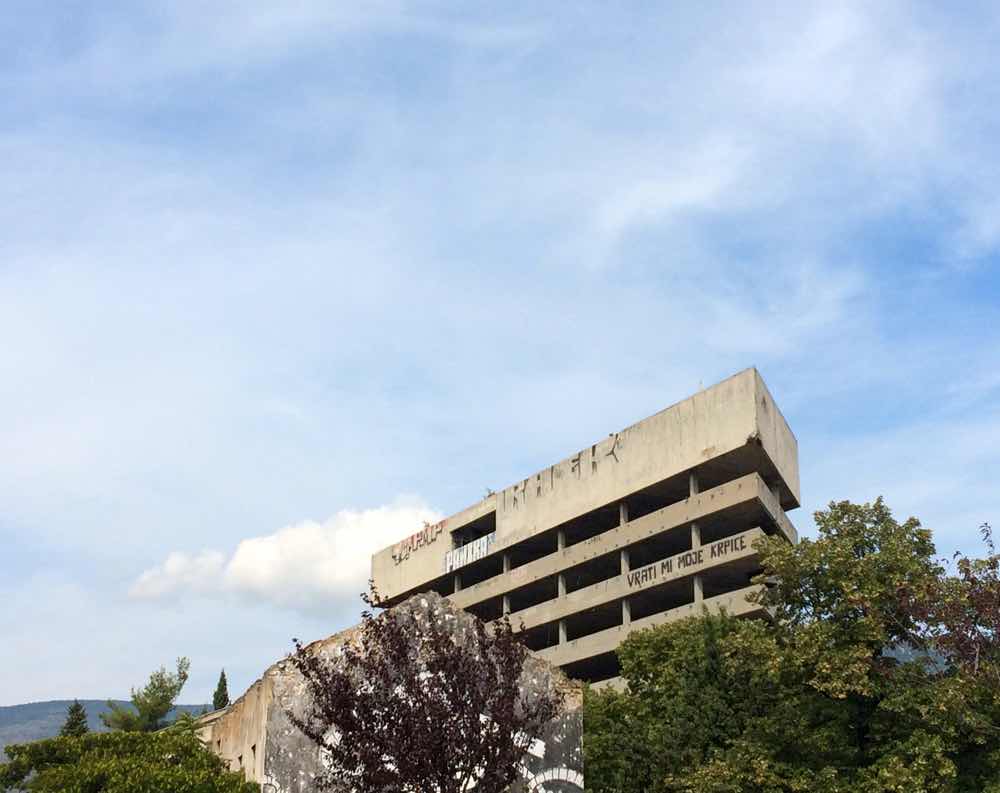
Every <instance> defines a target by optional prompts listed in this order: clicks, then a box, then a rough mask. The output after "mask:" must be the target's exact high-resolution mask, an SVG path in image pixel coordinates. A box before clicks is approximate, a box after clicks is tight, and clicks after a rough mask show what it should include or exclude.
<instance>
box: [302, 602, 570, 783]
mask: <svg viewBox="0 0 1000 793" xmlns="http://www.w3.org/2000/svg"><path fill="white" fill-rule="evenodd" d="M423 600H424V601H428V602H429V603H430V605H429V607H428V610H427V611H421V610H418V609H410V608H407V607H406V605H405V604H404V606H401V607H397V608H395V609H391V610H389V611H386V612H384V613H382V614H380V615H379V616H377V617H376V616H373V615H372V613H371V612H369V611H366V612H365V613H364V615H363V620H362V625H361V629H360V632H359V634H358V635H357V639H356V641H348V642H346V643H345V644H344V645H343V647H342V648H341V649H340V651H339V652H338V654H337V655H336V656H334V657H324V656H323V655H322V654H320V653H318V652H316V651H314V650H313V649H311V648H309V647H304V646H302V645H301V644H300V643H298V642H296V652H295V654H294V655H293V656H292V662H293V663H294V665H295V667H296V668H297V669H298V670H299V671H300V672H301V673H302V675H303V676H304V678H305V681H306V686H307V691H308V698H307V702H308V705H307V706H306V710H305V713H304V714H297V713H293V712H289V717H290V719H291V721H292V722H293V723H294V724H295V725H296V726H298V727H299V729H301V730H302V732H304V733H305V734H306V735H307V736H308V737H309V738H310V739H312V740H313V741H314V742H315V743H316V744H317V745H318V746H320V747H322V748H323V750H324V752H325V753H326V755H327V757H328V759H329V766H328V770H327V771H326V773H325V774H323V775H321V776H320V777H319V778H317V780H316V784H317V788H318V789H320V790H323V789H336V790H342V789H346V790H354V791H357V793H383V792H384V791H389V790H391V791H394V792H395V793H463V792H464V791H467V790H470V789H471V787H472V785H475V790H476V791H477V793H501V791H506V790H507V789H508V787H509V786H510V784H511V783H512V782H513V781H514V780H515V779H516V778H517V776H518V771H519V764H520V761H521V760H522V758H523V757H524V756H525V754H526V752H527V751H528V748H529V747H530V746H531V744H532V742H533V741H534V740H535V739H537V738H539V737H540V736H541V735H542V732H543V730H544V728H545V726H546V724H547V723H548V722H549V721H550V720H551V719H552V718H553V717H554V716H555V715H556V713H557V712H558V708H559V706H560V704H561V695H560V694H559V693H557V692H556V691H555V690H553V689H550V688H545V687H539V688H537V689H535V690H533V691H531V692H528V691H526V690H525V689H524V688H522V679H521V678H522V671H523V670H524V666H525V662H526V660H527V656H528V651H527V649H526V648H525V646H524V645H523V644H522V643H521V642H520V641H519V639H518V638H517V637H516V636H515V635H514V634H513V632H512V630H511V626H510V623H509V622H508V621H507V620H506V619H504V620H500V621H499V622H498V623H495V624H494V625H492V626H489V627H487V626H486V625H484V624H483V623H482V622H481V621H480V620H478V619H476V618H475V617H473V616H472V615H467V614H455V613H452V612H450V611H449V610H448V606H447V605H444V606H441V605H434V604H435V603H438V604H440V603H443V601H442V599H441V598H434V597H431V596H430V595H427V596H424V597H423ZM369 602H370V601H369Z"/></svg>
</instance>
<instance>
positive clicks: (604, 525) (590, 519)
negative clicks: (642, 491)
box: [557, 501, 621, 548]
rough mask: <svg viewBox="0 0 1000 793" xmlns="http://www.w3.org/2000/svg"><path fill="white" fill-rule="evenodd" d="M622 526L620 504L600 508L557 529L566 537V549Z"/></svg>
mask: <svg viewBox="0 0 1000 793" xmlns="http://www.w3.org/2000/svg"><path fill="white" fill-rule="evenodd" d="M620 524H621V517H620V515H619V511H618V502H617V501H616V502H615V503H614V504H606V505H605V506H603V507H598V508H597V509H595V510H592V511H590V512H588V513H586V514H585V515H580V516H579V517H576V518H573V519H572V520H570V521H567V522H566V523H563V524H562V525H560V526H558V527H557V531H558V530H561V531H563V532H564V533H565V536H566V547H567V548H568V547H570V546H571V545H576V544H577V543H580V542H586V541H587V540H589V539H592V538H593V537H596V536H598V535H599V534H603V533H604V532H606V531H608V530H609V529H615V528H618V526H619V525H620Z"/></svg>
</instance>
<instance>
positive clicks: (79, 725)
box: [59, 699, 90, 738]
mask: <svg viewBox="0 0 1000 793" xmlns="http://www.w3.org/2000/svg"><path fill="white" fill-rule="evenodd" d="M88 732H90V728H89V727H87V709H86V708H84V707H83V705H81V704H80V700H78V699H74V700H73V704H72V705H70V706H69V707H68V708H66V721H65V722H64V723H63V726H62V727H61V728H60V730H59V734H60V735H62V736H63V737H65V738H79V737H80V736H81V735H86V734H87V733H88Z"/></svg>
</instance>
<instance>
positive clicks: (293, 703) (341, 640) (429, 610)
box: [200, 593, 583, 793]
mask: <svg viewBox="0 0 1000 793" xmlns="http://www.w3.org/2000/svg"><path fill="white" fill-rule="evenodd" d="M396 609H407V610H410V611H412V612H414V613H415V616H416V617H417V619H418V620H423V619H433V620H445V619H446V620H448V622H449V624H450V626H451V628H452V629H453V631H454V633H455V635H456V638H457V640H458V641H462V639H463V636H464V635H466V634H467V633H468V632H469V631H471V630H472V628H473V626H474V624H475V617H473V616H472V615H471V614H468V613H466V612H464V611H462V610H460V609H457V608H456V607H454V606H453V605H452V604H451V603H450V602H449V601H448V600H447V599H446V598H442V597H441V596H440V595H437V594H435V593H427V594H421V595H415V596H414V597H412V598H410V599H409V600H407V601H405V602H403V603H401V604H399V605H398V606H396V607H395V609H394V610H396ZM357 633H358V628H352V629H350V630H347V631H344V632H342V633H338V634H336V635H334V636H331V637H329V638H327V639H323V640H321V641H318V642H314V643H313V644H311V645H309V650H310V651H311V652H315V653H318V654H320V655H323V656H325V657H328V658H335V657H336V656H337V655H338V654H339V653H340V652H341V651H342V648H343V647H344V645H345V644H346V643H347V642H350V641H352V640H353V639H355V638H356V636H357ZM521 685H522V687H523V688H524V689H525V690H526V691H527V692H531V691H538V690H551V689H556V690H559V691H561V692H562V693H563V695H564V702H565V705H564V708H563V711H562V713H561V714H560V715H559V716H558V717H557V718H555V719H554V720H553V721H552V722H551V723H550V724H549V726H548V728H547V729H546V731H545V734H544V736H543V738H542V739H541V740H539V741H536V742H535V743H534V744H533V745H532V747H531V749H530V751H529V752H528V755H527V756H526V757H525V760H524V762H523V767H522V769H521V780H520V781H519V782H518V783H517V784H516V785H515V786H514V788H513V789H512V792H511V793H576V791H580V790H583V750H582V744H583V701H582V688H581V686H580V685H578V684H576V683H574V682H572V681H569V680H568V679H567V678H566V677H565V675H563V673H562V672H560V671H559V670H558V669H557V668H555V667H553V666H551V665H549V664H548V663H546V662H544V661H541V660H539V659H537V658H535V657H533V656H529V657H528V659H527V661H526V663H525V668H524V671H523V673H522V677H521ZM307 697H308V693H307V690H306V685H305V681H304V679H303V678H302V676H301V675H300V674H299V673H298V672H297V671H296V669H295V668H294V666H293V665H292V664H291V663H290V662H289V661H287V660H284V661H280V662H278V663H276V664H274V665H273V666H271V667H270V668H269V669H268V670H267V671H266V672H265V673H264V675H263V677H262V678H261V679H260V680H258V681H257V682H255V683H254V684H253V685H252V686H251V687H250V688H249V689H248V690H247V692H246V693H245V694H244V695H243V696H242V697H240V698H239V699H238V700H236V702H234V703H233V704H232V705H230V706H229V707H228V708H227V709H225V710H224V711H220V712H218V713H214V714H210V715H209V716H206V717H204V719H203V720H202V723H201V731H200V734H201V737H202V739H203V740H204V741H205V743H206V745H207V746H208V747H209V748H211V749H212V750H213V751H215V752H216V753H217V754H219V756H221V757H222V758H223V759H224V760H226V761H227V762H228V763H229V766H230V768H233V769H234V770H236V769H240V768H242V769H243V770H244V772H245V773H246V775H247V778H248V779H250V780H252V781H256V782H260V783H261V788H262V793H312V791H314V789H315V787H314V780H315V778H316V775H317V774H318V773H319V772H320V771H321V770H322V762H323V760H322V758H321V755H320V752H319V750H318V749H317V748H316V746H315V745H314V744H313V743H312V742H311V741H310V740H309V739H308V738H306V737H305V736H304V735H303V734H302V733H301V732H299V730H298V729H297V728H296V727H295V726H294V725H293V724H292V723H291V721H290V720H289V718H288V713H289V712H292V713H296V714H299V713H302V712H303V710H304V708H305V707H306V705H307V704H308V700H307ZM345 793H346V792H345Z"/></svg>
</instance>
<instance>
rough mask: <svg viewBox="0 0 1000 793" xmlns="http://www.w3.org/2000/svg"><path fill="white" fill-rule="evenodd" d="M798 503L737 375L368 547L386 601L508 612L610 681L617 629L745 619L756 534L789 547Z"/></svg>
mask: <svg viewBox="0 0 1000 793" xmlns="http://www.w3.org/2000/svg"><path fill="white" fill-rule="evenodd" d="M798 506H799V471H798V446H797V442H796V440H795V436H794V435H793V434H792V432H791V430H790V429H789V427H788V424H787V423H786V422H785V419H784V418H783V416H782V415H781V412H780V411H779V410H778V407H777V405H776V404H775V402H774V399H773V398H772V397H771V394H770V393H769V392H768V389H767V386H766V385H765V384H764V381H763V379H762V378H761V376H760V374H759V373H758V372H757V370H756V369H747V370H745V371H743V372H740V373H738V374H736V375H734V376H732V377H730V378H728V379H727V380H724V381H722V382H721V383H718V384H716V385H714V386H712V387H710V388H707V389H704V390H702V391H699V392H698V393H696V394H695V395H694V396H691V397H689V398H688V399H685V400H684V401H682V402H679V403H677V404H675V405H672V406H671V407H668V408H666V409H665V410H662V411H661V412H659V413H657V414H655V415H653V416H651V417H649V418H647V419H644V420H642V421H640V422H638V423H637V424H633V425H632V426H630V427H626V428H625V429H623V430H621V431H620V432H615V433H612V434H611V435H609V436H608V437H606V438H604V439H602V440H601V441H599V442H597V443H593V444H591V445H588V446H585V447H584V448H583V449H582V450H581V451H579V452H577V453H576V454H574V455H572V456H571V457H568V458H566V459H564V460H562V461H560V462H558V463H555V464H554V465H551V466H549V467H547V468H545V469H543V470H541V471H537V472H535V473H533V474H531V475H530V476H528V477H526V478H525V479H522V480H520V481H518V482H516V483H515V484H513V485H511V486H510V487H507V488H505V489H503V490H502V491H500V492H497V493H492V494H490V495H489V496H487V497H486V498H484V499H483V500H482V501H480V502H478V503H477V504H474V505H472V506H471V507H469V508H467V509H465V510H462V511H461V512H459V513H457V514H455V515H452V516H450V517H448V518H445V519H444V520H442V521H441V522H440V523H438V524H435V525H433V526H427V527H425V528H424V529H423V530H422V531H420V532H418V533H417V534H414V535H412V536H410V537H407V538H405V539H404V540H402V541H401V542H399V543H397V544H395V545H393V546H391V547H388V548H385V549H384V550H382V551H380V552H378V553H376V554H375V555H374V556H373V557H372V579H373V580H374V582H375V586H376V588H377V590H378V592H379V593H380V595H381V596H382V597H383V598H385V600H386V604H387V605H389V606H391V605H393V604H396V603H400V602H401V601H403V600H405V599H407V598H409V597H411V596H412V595H414V594H416V593H420V592H429V591H434V592H437V593H439V594H441V595H443V596H446V597H447V598H448V599H449V600H450V601H451V602H452V603H453V604H455V605H456V606H459V607H461V608H463V609H465V610H467V611H469V612H471V613H473V614H475V615H477V616H478V617H480V618H481V619H484V620H493V619H496V618H498V617H500V616H501V615H503V614H509V615H510V617H511V619H512V622H513V623H514V625H515V626H516V627H519V626H521V625H522V624H523V627H524V631H525V632H526V636H525V638H526V641H527V643H528V646H529V647H530V648H531V649H532V650H533V651H534V653H535V654H536V656H538V657H539V658H540V659H543V660H545V661H548V662H549V663H551V664H553V665H555V666H558V667H560V668H561V669H562V670H563V671H564V672H565V673H566V674H567V675H568V676H569V677H571V678H575V679H579V680H585V681H589V682H591V683H595V684H615V683H616V682H617V681H618V675H619V667H618V660H617V657H616V655H615V652H614V651H615V649H616V648H617V647H618V645H619V644H620V643H621V642H622V640H623V639H624V638H625V637H626V636H627V635H628V634H629V633H630V632H632V631H635V630H640V629H642V628H646V627H650V626H653V625H658V624H661V623H664V622H667V621H670V620H674V619H679V618H681V617H685V616H688V615H691V614H695V613H700V611H701V609H702V608H703V607H705V608H708V609H710V610H718V609H720V608H724V609H725V610H726V611H727V612H728V613H730V614H736V615H746V616H752V615H754V614H755V613H757V612H758V610H759V609H760V607H759V606H757V605H755V604H753V603H750V602H748V601H747V599H746V596H747V595H748V594H749V593H750V592H751V591H753V589H754V585H753V584H752V583H751V579H752V578H753V576H754V575H755V574H756V573H757V572H758V571H759V560H758V557H757V553H756V551H755V549H754V541H755V540H756V539H757V538H758V537H760V536H762V535H763V534H778V535H780V536H782V537H785V538H786V539H787V540H788V541H789V542H796V539H797V537H796V531H795V527H794V526H793V525H792V523H791V521H789V519H788V517H787V516H786V514H785V510H788V509H793V508H795V507H798Z"/></svg>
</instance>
